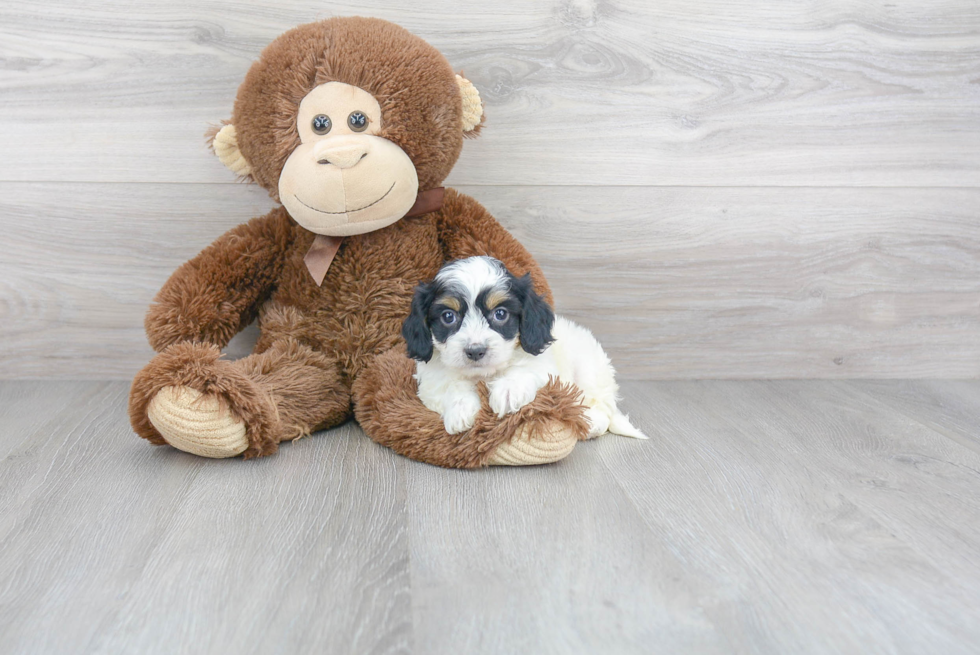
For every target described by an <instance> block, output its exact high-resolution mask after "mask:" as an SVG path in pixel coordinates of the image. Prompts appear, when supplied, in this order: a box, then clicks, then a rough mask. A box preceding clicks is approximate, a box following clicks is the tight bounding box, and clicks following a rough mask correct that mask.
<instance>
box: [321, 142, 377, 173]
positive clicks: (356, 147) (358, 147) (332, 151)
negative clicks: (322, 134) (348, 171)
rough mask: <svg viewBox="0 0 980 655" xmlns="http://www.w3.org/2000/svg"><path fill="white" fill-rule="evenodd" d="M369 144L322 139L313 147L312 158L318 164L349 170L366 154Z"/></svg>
mask: <svg viewBox="0 0 980 655" xmlns="http://www.w3.org/2000/svg"><path fill="white" fill-rule="evenodd" d="M368 146H369V144H368V143H367V142H364V141H356V142H355V141H350V140H347V139H344V138H343V137H340V138H337V139H336V140H331V139H324V140H323V141H319V142H317V143H316V145H314V146H313V157H314V159H316V163H318V164H332V165H334V166H336V167H337V168H351V167H352V166H354V165H355V164H357V162H359V161H361V160H362V159H364V158H365V157H367V154H368Z"/></svg>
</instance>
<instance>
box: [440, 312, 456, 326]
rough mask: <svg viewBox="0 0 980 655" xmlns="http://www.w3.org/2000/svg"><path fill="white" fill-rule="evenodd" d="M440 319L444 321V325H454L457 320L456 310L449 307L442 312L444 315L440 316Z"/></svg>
mask: <svg viewBox="0 0 980 655" xmlns="http://www.w3.org/2000/svg"><path fill="white" fill-rule="evenodd" d="M439 319H440V320H441V321H442V323H443V325H452V324H453V323H455V322H456V312H453V311H450V310H448V309H447V310H446V311H444V312H443V313H442V316H440V317H439Z"/></svg>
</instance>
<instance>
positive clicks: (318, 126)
mask: <svg viewBox="0 0 980 655" xmlns="http://www.w3.org/2000/svg"><path fill="white" fill-rule="evenodd" d="M331 127H333V124H332V123H331V122H330V117H329V116H327V115H326V114H320V115H318V116H315V117H314V118H313V131H314V132H316V133H317V134H326V133H327V132H329V131H330V128H331Z"/></svg>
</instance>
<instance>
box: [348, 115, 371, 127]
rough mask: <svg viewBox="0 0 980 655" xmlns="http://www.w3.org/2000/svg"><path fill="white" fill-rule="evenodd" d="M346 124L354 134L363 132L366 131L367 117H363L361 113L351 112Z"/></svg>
mask: <svg viewBox="0 0 980 655" xmlns="http://www.w3.org/2000/svg"><path fill="white" fill-rule="evenodd" d="M347 124H348V125H349V126H350V129H352V130H354V131H355V132H363V131H364V130H366V129H367V126H368V117H367V116H365V115H364V112H363V111H352V112H351V115H350V116H348V117H347Z"/></svg>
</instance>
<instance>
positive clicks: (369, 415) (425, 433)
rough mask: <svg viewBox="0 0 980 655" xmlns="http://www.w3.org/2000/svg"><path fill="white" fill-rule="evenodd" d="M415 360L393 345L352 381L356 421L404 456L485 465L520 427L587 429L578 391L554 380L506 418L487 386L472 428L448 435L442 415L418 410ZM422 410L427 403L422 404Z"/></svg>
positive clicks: (440, 462) (466, 465)
mask: <svg viewBox="0 0 980 655" xmlns="http://www.w3.org/2000/svg"><path fill="white" fill-rule="evenodd" d="M413 373H415V362H414V361H413V360H411V359H409V358H408V356H407V355H406V353H405V349H404V348H403V347H399V348H395V349H392V350H390V351H388V352H386V353H384V354H383V355H381V356H380V357H378V359H377V360H376V362H375V364H374V365H373V366H372V367H371V368H370V369H369V370H368V371H367V372H366V373H365V374H364V375H362V376H361V377H360V378H359V379H358V380H357V382H355V384H354V394H355V395H356V396H357V398H358V402H357V407H356V410H355V412H356V416H357V421H358V422H359V423H360V424H361V427H363V428H364V430H365V431H366V432H368V433H369V434H371V436H372V438H373V439H374V440H375V441H377V442H378V443H380V444H381V445H383V446H388V447H389V448H391V449H392V450H394V451H395V452H397V453H400V454H402V455H405V456H406V457H411V458H412V459H417V460H419V461H423V462H430V463H433V464H438V465H439V466H446V467H452V468H476V467H479V466H484V465H485V464H486V462H487V460H488V459H489V458H490V456H491V455H492V454H493V451H494V450H495V449H496V448H497V447H498V446H500V445H501V444H503V443H506V442H507V441H509V440H510V438H511V437H512V436H513V435H514V433H515V432H516V431H517V429H518V428H520V427H521V426H522V425H531V426H532V429H533V427H534V426H541V427H543V426H544V425H546V424H548V423H550V422H552V421H562V422H564V423H565V424H567V425H569V426H570V427H571V428H572V430H573V431H574V433H575V434H576V436H577V437H578V438H579V439H580V440H581V439H584V438H585V437H586V435H587V434H588V432H589V426H588V423H587V422H586V420H585V417H584V415H583V414H582V408H581V405H580V404H579V401H578V399H577V398H578V395H579V393H578V392H577V391H574V392H573V391H572V390H571V388H570V387H568V386H566V385H562V384H561V383H559V382H556V381H554V380H553V381H551V382H549V383H548V384H547V385H546V386H545V387H544V388H543V389H541V390H540V391H539V392H538V395H537V396H535V398H534V400H533V401H532V402H531V403H530V404H528V405H526V406H524V407H523V408H521V409H520V410H519V411H518V412H517V413H515V414H510V415H508V416H505V417H504V418H503V419H502V420H498V419H497V417H496V416H495V415H494V414H493V412H492V411H491V410H490V407H489V404H488V400H487V397H488V393H487V388H486V385H483V384H481V385H479V387H478V390H479V392H480V397H481V399H482V401H483V403H482V404H483V408H482V409H481V410H480V413H479V414H478V415H477V417H476V422H475V424H474V426H473V428H472V430H470V431H468V432H462V433H460V434H448V433H446V431H445V429H444V427H443V422H442V417H440V416H439V415H438V414H437V413H435V412H430V411H427V410H426V411H423V412H420V411H419V410H418V405H419V399H418V386H417V385H416V382H415V380H414V379H413V378H412V374H413ZM423 409H424V407H423Z"/></svg>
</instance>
